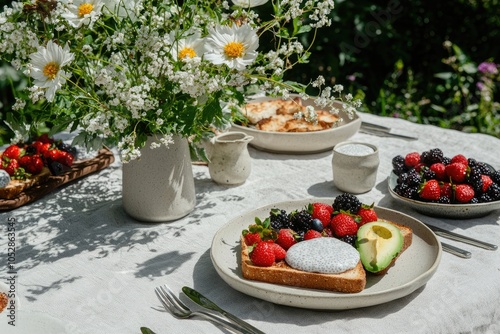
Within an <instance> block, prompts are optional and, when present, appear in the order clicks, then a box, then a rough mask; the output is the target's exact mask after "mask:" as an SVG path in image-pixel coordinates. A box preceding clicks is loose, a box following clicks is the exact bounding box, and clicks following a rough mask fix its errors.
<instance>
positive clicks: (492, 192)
mask: <svg viewBox="0 0 500 334" xmlns="http://www.w3.org/2000/svg"><path fill="white" fill-rule="evenodd" d="M392 166H393V172H394V174H396V175H397V176H398V180H397V185H396V187H395V188H394V189H393V190H394V192H396V193H397V194H398V195H400V196H402V197H405V198H409V199H413V200H418V201H422V202H433V203H441V204H475V203H488V202H493V201H499V200H500V170H495V169H494V168H493V167H492V166H490V165H488V164H487V163H485V162H481V161H477V160H476V159H474V158H472V157H467V156H466V155H465V154H456V155H454V156H452V157H446V156H445V155H444V154H443V151H442V150H441V149H439V148H434V149H431V150H429V151H424V152H422V153H419V152H410V153H407V154H406V155H405V156H402V155H397V156H395V157H394V158H393V159H392Z"/></svg>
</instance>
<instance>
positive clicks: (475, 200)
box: [469, 197, 479, 204]
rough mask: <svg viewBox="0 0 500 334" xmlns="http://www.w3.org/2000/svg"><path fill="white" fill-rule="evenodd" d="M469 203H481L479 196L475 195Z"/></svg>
mask: <svg viewBox="0 0 500 334" xmlns="http://www.w3.org/2000/svg"><path fill="white" fill-rule="evenodd" d="M469 203H471V204H477V203H479V199H478V198H477V197H473V198H472V199H471V200H470V202H469Z"/></svg>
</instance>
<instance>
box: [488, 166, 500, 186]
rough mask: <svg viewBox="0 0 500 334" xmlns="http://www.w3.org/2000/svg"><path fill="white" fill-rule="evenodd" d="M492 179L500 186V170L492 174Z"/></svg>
mask: <svg viewBox="0 0 500 334" xmlns="http://www.w3.org/2000/svg"><path fill="white" fill-rule="evenodd" d="M490 177H491V180H493V182H495V183H497V184H500V169H499V170H496V171H494V172H493V173H491V175H490Z"/></svg>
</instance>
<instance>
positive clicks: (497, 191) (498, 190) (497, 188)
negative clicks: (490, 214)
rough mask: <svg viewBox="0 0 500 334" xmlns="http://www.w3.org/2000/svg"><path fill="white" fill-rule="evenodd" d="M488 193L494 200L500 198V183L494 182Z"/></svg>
mask: <svg viewBox="0 0 500 334" xmlns="http://www.w3.org/2000/svg"><path fill="white" fill-rule="evenodd" d="M488 195H489V196H490V198H491V200H492V201H498V200H500V185H498V184H497V183H492V184H491V186H490V187H489V188H488Z"/></svg>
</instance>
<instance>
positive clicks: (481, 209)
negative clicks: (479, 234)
mask: <svg viewBox="0 0 500 334" xmlns="http://www.w3.org/2000/svg"><path fill="white" fill-rule="evenodd" d="M397 182H398V176H397V175H396V174H394V172H391V175H389V178H388V180H387V183H388V185H389V192H390V194H391V196H392V197H393V198H394V199H396V200H398V201H400V202H402V203H404V204H406V205H408V206H409V207H411V208H412V209H413V210H415V211H417V212H420V213H422V214H424V215H426V216H431V217H443V218H451V219H470V218H479V217H484V216H486V215H489V214H490V213H491V212H493V211H495V210H500V201H494V202H488V203H477V204H441V203H431V202H423V201H417V200H414V199H410V198H406V197H403V196H400V195H398V194H397V193H396V192H395V191H394V188H395V187H396V185H397Z"/></svg>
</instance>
